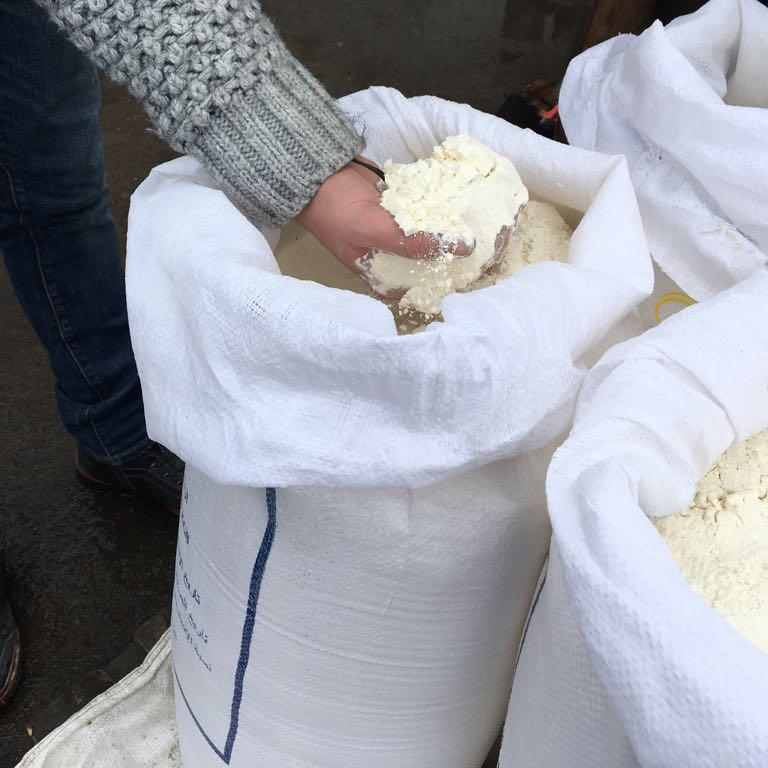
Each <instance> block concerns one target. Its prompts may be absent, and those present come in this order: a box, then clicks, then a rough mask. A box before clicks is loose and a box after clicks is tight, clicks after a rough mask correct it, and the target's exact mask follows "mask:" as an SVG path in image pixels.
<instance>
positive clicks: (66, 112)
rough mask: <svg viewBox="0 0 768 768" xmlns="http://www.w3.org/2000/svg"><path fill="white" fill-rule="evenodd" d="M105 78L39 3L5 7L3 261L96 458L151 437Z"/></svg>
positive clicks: (131, 451)
mask: <svg viewBox="0 0 768 768" xmlns="http://www.w3.org/2000/svg"><path fill="white" fill-rule="evenodd" d="M100 102H101V94H100V89H99V81H98V76H97V73H96V70H95V69H94V67H93V66H92V65H91V64H90V63H89V62H88V60H87V59H86V58H85V57H84V56H83V55H82V54H81V53H80V52H79V51H78V50H77V49H76V48H75V47H74V46H73V45H72V43H70V42H69V41H68V40H67V39H66V37H65V36H64V35H63V34H62V33H61V32H59V31H58V30H57V28H56V27H54V25H53V24H52V23H51V22H50V20H49V19H48V17H47V16H46V14H45V12H44V11H43V10H42V9H41V8H40V7H39V6H38V5H37V4H36V3H35V2H34V0H0V252H2V255H3V257H4V259H5V264H6V268H7V270H8V274H9V275H10V278H11V283H12V285H13V290H14V292H15V294H16V296H17V297H18V299H19V301H20V303H21V305H22V307H23V309H24V312H25V313H26V315H27V317H28V318H29V320H30V322H31V323H32V325H33V326H34V329H35V331H36V332H37V335H38V336H39V338H40V341H41V342H42V343H43V345H44V346H45V348H46V350H47V351H48V356H49V358H50V362H51V367H52V368H53V373H54V375H55V378H56V400H57V403H58V407H59V413H60V414H61V419H62V421H63V422H64V426H65V427H66V428H67V430H68V431H69V432H70V433H71V434H72V435H73V436H74V437H75V439H76V440H77V441H78V443H79V444H80V445H81V446H82V447H83V448H84V449H85V450H86V451H88V452H89V453H90V454H92V455H93V456H94V457H96V458H98V459H101V460H102V461H106V462H108V463H111V464H121V463H124V462H126V461H128V460H130V459H131V458H134V457H135V456H136V455H137V454H138V453H140V452H141V451H142V449H143V448H144V447H145V446H146V445H147V443H148V442H149V439H148V437H147V433H146V427H145V423H144V408H143V403H142V399H141V388H140V386H139V378H138V374H137V372H136V363H135V361H134V358H133V351H132V349H131V341H130V337H129V334H128V317H127V312H126V305H125V280H124V277H123V272H122V269H121V266H120V251H119V244H118V238H117V231H116V229H115V223H114V221H113V219H112V216H111V215H110V213H109V190H108V188H107V184H106V178H105V172H104V153H103V147H102V143H101V136H100V133H99V123H98V118H99V106H100Z"/></svg>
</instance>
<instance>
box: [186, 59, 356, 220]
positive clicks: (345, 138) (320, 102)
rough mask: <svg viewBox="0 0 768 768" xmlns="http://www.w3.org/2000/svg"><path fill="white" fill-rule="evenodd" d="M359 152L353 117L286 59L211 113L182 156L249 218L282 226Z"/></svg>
mask: <svg viewBox="0 0 768 768" xmlns="http://www.w3.org/2000/svg"><path fill="white" fill-rule="evenodd" d="M362 147H363V139H362V138H361V137H360V135H359V134H358V133H357V131H356V130H355V128H354V126H353V125H352V122H351V121H350V119H349V118H348V117H347V116H346V115H345V114H344V113H343V112H342V111H341V110H340V109H339V108H338V107H337V106H336V103H335V102H334V101H333V99H332V98H331V97H330V96H329V95H328V94H327V93H326V92H325V90H324V89H323V88H322V86H321V85H320V84H319V83H318V82H317V80H315V78H314V77H312V75H311V74H310V73H309V72H307V70H306V69H304V67H302V66H301V64H299V63H298V61H296V59H294V58H293V57H291V56H290V55H288V56H287V57H286V58H285V60H284V61H282V62H280V64H279V65H278V66H274V67H273V68H272V69H271V70H270V71H269V72H266V73H264V75H263V76H262V78H260V79H259V80H258V81H257V82H256V84H255V85H254V87H253V88H252V89H251V90H250V91H249V92H247V93H244V94H243V95H242V96H236V97H234V98H233V99H232V100H231V102H230V103H229V104H228V105H227V108H226V110H222V111H219V112H217V113H214V114H213V115H211V118H210V120H209V122H208V124H207V126H206V127H205V128H204V129H203V130H202V131H201V132H200V133H199V134H198V135H197V136H195V137H194V138H193V139H192V140H191V141H190V142H189V143H188V144H187V145H186V146H185V147H184V150H185V151H186V152H188V153H189V154H191V155H193V156H194V157H196V158H197V159H198V160H200V162H201V163H203V165H205V166H206V168H208V170H209V171H211V172H212V173H213V174H214V175H215V176H216V177H217V178H218V180H219V181H220V182H221V183H222V184H223V187H224V191H225V192H226V193H227V195H228V196H229V197H230V199H232V201H233V202H234V203H235V204H236V205H237V206H238V207H239V208H240V209H241V210H242V211H243V213H245V215H246V216H248V218H249V219H251V220H252V221H254V222H255V223H257V224H268V225H272V226H279V225H281V224H284V223H285V222H286V221H287V220H288V219H291V218H293V217H294V216H296V214H298V213H299V212H300V211H301V210H302V209H303V208H304V206H306V205H307V203H308V202H309V201H310V200H311V198H312V196H313V195H314V194H315V192H316V191H317V188H318V187H319V186H320V184H321V183H322V182H323V181H325V179H326V178H328V176H330V175H331V174H332V173H335V172H336V171H338V170H339V169H340V168H342V167H343V166H344V165H346V164H347V163H348V162H349V161H350V160H351V159H352V158H353V157H354V156H355V155H357V154H359V153H360V151H361V150H362Z"/></svg>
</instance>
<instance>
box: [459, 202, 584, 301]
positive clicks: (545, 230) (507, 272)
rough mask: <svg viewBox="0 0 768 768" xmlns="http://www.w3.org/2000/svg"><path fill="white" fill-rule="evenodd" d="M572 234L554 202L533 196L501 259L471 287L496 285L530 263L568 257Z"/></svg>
mask: <svg viewBox="0 0 768 768" xmlns="http://www.w3.org/2000/svg"><path fill="white" fill-rule="evenodd" d="M572 234H573V230H572V229H571V228H570V226H568V224H566V222H565V220H564V219H563V217H562V216H561V215H560V214H559V213H558V211H557V208H555V206H554V205H550V204H549V203H543V202H541V201H539V200H531V201H530V202H529V203H528V205H526V206H525V208H523V210H522V211H521V212H520V218H519V219H518V222H517V229H516V230H515V231H514V232H513V233H512V234H511V235H510V237H509V241H508V242H507V245H506V246H505V248H504V250H503V251H502V253H501V257H500V258H499V261H498V262H497V263H496V265H495V266H494V267H493V268H492V269H490V270H489V271H488V273H487V274H485V275H483V276H482V277H481V278H480V279H479V280H478V281H477V282H476V283H475V284H474V286H472V287H473V288H474V289H477V288H485V287H486V286H488V285H494V284H496V283H498V282H499V281H501V280H504V279H505V278H507V277H510V276H511V275H514V274H515V272H518V271H519V270H521V269H522V268H523V267H525V266H527V265H528V264H536V263H538V262H540V261H568V242H569V241H570V239H571V235H572Z"/></svg>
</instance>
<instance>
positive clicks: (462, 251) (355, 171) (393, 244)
mask: <svg viewBox="0 0 768 768" xmlns="http://www.w3.org/2000/svg"><path fill="white" fill-rule="evenodd" d="M360 159H361V160H364V161H365V162H366V163H370V164H371V165H375V163H372V161H370V160H368V159H366V158H360ZM378 180H379V177H378V176H377V175H376V174H375V173H373V171H370V170H368V169H367V168H364V167H363V166H361V165H358V164H356V163H350V164H349V165H346V166H344V168H342V169H341V170H340V171H337V172H336V173H334V174H333V175H331V176H329V177H328V178H327V179H326V180H325V181H324V182H323V183H322V184H321V185H320V187H319V189H318V190H317V192H316V193H315V196H314V197H313V198H312V200H311V201H310V202H309V204H308V205H307V206H306V208H304V210H303V211H302V212H301V213H300V214H299V215H298V216H297V217H296V219H297V221H298V222H299V223H300V224H302V225H303V226H304V227H306V229H308V230H309V231H310V232H311V233H312V234H313V235H314V236H315V237H316V238H317V239H318V240H319V241H320V242H321V243H322V244H323V245H324V246H325V247H326V248H327V249H328V250H329V251H330V252H331V253H332V254H333V255H334V256H336V258H337V259H339V261H341V262H342V264H344V265H345V266H346V267H348V268H349V269H351V270H352V271H353V272H356V273H357V274H358V275H360V277H362V279H363V280H365V281H366V282H367V283H369V284H370V281H369V278H368V276H367V275H366V273H365V270H364V269H362V266H363V265H364V262H365V260H366V258H368V257H369V256H370V254H371V253H372V252H373V251H376V250H381V251H389V252H390V253H396V254H397V255H398V256H404V257H406V258H409V259H434V258H436V257H437V256H439V255H440V253H441V251H442V252H445V251H448V252H450V253H453V254H454V255H456V256H468V255H469V254H470V253H471V252H472V248H473V247H474V245H468V244H466V243H450V244H446V243H442V244H441V242H440V238H439V237H438V236H436V235H431V234H427V233H424V232H422V233H417V234H414V235H410V236H406V235H405V233H404V232H403V231H402V230H401V229H400V227H399V226H398V225H397V223H396V222H395V219H394V217H393V216H392V214H390V213H389V212H388V211H386V210H385V209H384V208H382V207H381V205H380V199H381V193H380V192H379V190H378V187H377V186H376V184H377V182H378ZM441 246H442V247H441Z"/></svg>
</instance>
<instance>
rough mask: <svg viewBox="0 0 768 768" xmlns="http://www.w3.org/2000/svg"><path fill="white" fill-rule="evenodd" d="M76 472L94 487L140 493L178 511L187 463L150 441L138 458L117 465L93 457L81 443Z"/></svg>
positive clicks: (76, 459) (148, 499) (81, 480)
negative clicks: (185, 464)
mask: <svg viewBox="0 0 768 768" xmlns="http://www.w3.org/2000/svg"><path fill="white" fill-rule="evenodd" d="M75 471H76V472H77V477H78V479H79V480H80V482H81V483H83V484H84V485H87V486H89V487H91V488H101V489H103V490H107V491H115V492H117V493H123V494H126V495H129V496H137V497H138V498H140V499H144V500H146V501H149V502H151V503H153V504H158V505H159V506H161V507H164V508H165V509H167V510H168V511H170V512H173V513H174V514H176V515H178V514H179V507H180V506H181V484H182V480H183V479H184V462H183V461H182V460H181V459H180V458H178V456H175V455H174V454H173V453H171V452H170V451H169V450H168V449H167V448H163V446H162V445H159V444H158V443H154V442H153V443H150V444H149V446H148V447H147V448H145V449H144V451H143V452H142V453H140V454H139V455H138V456H137V457H136V458H135V459H131V461H128V462H126V463H125V464H118V465H116V466H113V465H111V464H105V463H103V462H101V461H98V460H97V459H94V458H93V457H92V456H91V455H90V454H88V453H87V452H86V451H84V450H83V449H82V448H81V447H80V446H78V447H77V453H76V454H75Z"/></svg>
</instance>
